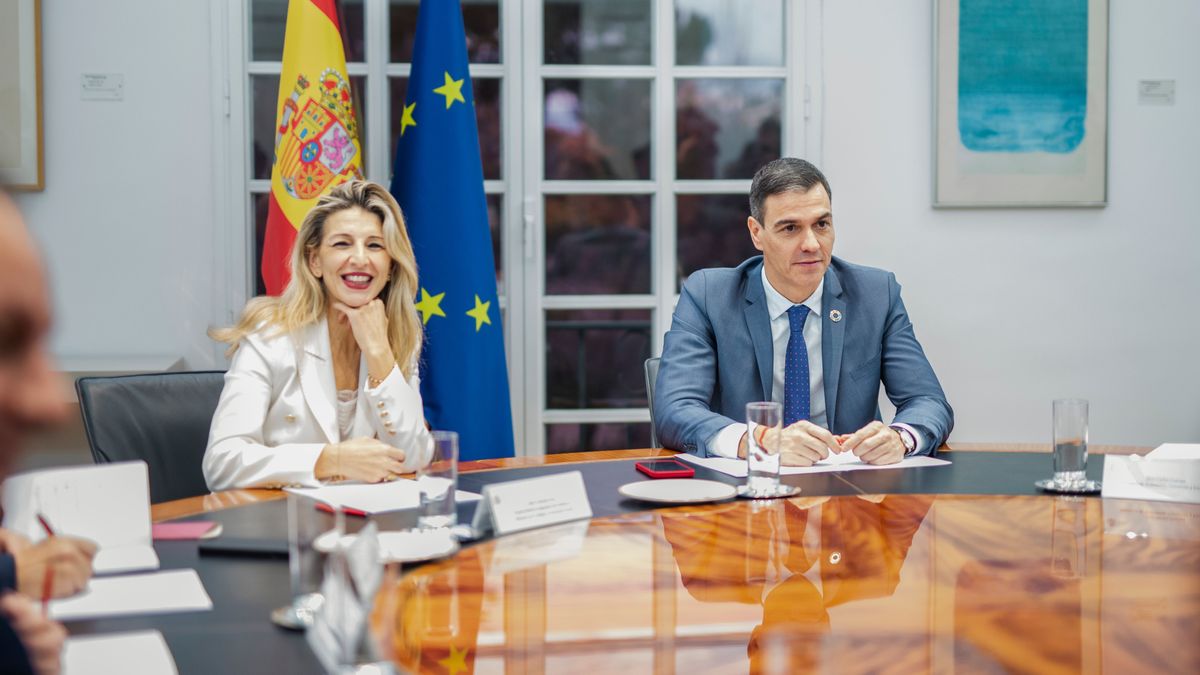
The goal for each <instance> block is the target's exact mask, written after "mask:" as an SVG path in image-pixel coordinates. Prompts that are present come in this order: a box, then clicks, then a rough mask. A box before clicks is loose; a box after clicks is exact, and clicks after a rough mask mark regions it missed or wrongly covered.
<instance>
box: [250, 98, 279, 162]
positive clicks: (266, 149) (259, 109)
mask: <svg viewBox="0 0 1200 675" xmlns="http://www.w3.org/2000/svg"><path fill="white" fill-rule="evenodd" d="M278 101H279V76H278V75H251V76H250V116H251V117H252V118H253V120H254V121H253V126H252V134H253V136H252V142H253V148H251V152H252V153H253V155H254V156H253V163H254V174H253V175H254V177H255V178H263V179H266V178H270V177H271V164H272V163H273V162H274V161H275V125H276V124H278V120H277V118H276V110H275V104H276V103H277V102H278Z"/></svg>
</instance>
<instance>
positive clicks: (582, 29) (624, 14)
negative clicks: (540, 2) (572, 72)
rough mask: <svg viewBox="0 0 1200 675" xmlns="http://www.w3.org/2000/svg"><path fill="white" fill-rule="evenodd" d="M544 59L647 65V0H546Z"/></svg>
mask: <svg viewBox="0 0 1200 675" xmlns="http://www.w3.org/2000/svg"><path fill="white" fill-rule="evenodd" d="M542 24H543V26H544V27H545V33H546V35H545V37H546V40H545V43H544V44H545V52H544V58H545V63H569V64H587V65H593V64H603V65H649V64H650V0H546V3H545V14H544V15H543V18H542Z"/></svg>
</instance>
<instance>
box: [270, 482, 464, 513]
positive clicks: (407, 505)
mask: <svg viewBox="0 0 1200 675" xmlns="http://www.w3.org/2000/svg"><path fill="white" fill-rule="evenodd" d="M287 491H288V492H291V493H293V494H297V495H302V496H304V497H308V498H309V499H315V500H317V501H319V502H324V503H325V504H329V505H330V506H336V507H339V508H345V509H353V510H356V511H362V512H363V513H368V514H370V513H386V512H387V511H400V510H402V509H415V508H417V507H418V506H420V504H421V490H420V488H418V487H417V482H416V481H415V480H409V479H407V478H402V479H400V480H395V481H390V482H387V483H338V484H336V485H322V486H321V487H315V488H287ZM454 500H455V501H456V502H459V503H462V502H471V501H477V500H479V495H478V494H477V493H474V492H467V491H465V490H457V491H455V493H454Z"/></svg>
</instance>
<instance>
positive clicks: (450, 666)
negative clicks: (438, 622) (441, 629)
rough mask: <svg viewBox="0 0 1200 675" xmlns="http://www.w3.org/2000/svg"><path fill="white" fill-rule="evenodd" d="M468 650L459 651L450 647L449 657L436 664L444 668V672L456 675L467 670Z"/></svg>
mask: <svg viewBox="0 0 1200 675" xmlns="http://www.w3.org/2000/svg"><path fill="white" fill-rule="evenodd" d="M470 651H471V650H470V649H462V650H460V649H459V648H458V647H455V646H454V645H450V656H447V657H446V658H444V659H442V660H441V661H438V663H439V664H440V665H442V666H444V667H445V668H446V672H447V673H450V675H458V674H459V673H461V672H464V671H466V670H467V654H468V653H469V652H470Z"/></svg>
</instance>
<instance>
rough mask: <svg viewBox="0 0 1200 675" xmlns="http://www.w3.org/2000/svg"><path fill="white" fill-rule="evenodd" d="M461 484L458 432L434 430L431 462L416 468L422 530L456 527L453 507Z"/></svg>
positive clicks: (455, 513) (455, 514) (419, 521)
mask: <svg viewBox="0 0 1200 675" xmlns="http://www.w3.org/2000/svg"><path fill="white" fill-rule="evenodd" d="M457 484H458V434H457V433H455V432H453V431H435V432H433V456H432V457H431V458H430V460H429V464H427V465H426V466H424V467H423V468H420V469H417V487H418V488H420V490H421V506H420V510H419V511H418V512H417V527H418V528H420V529H422V530H430V529H437V528H443V527H453V526H454V525H455V524H456V523H457V522H458V512H457V511H456V510H455V507H454V487H455V486H456V485H457Z"/></svg>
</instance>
